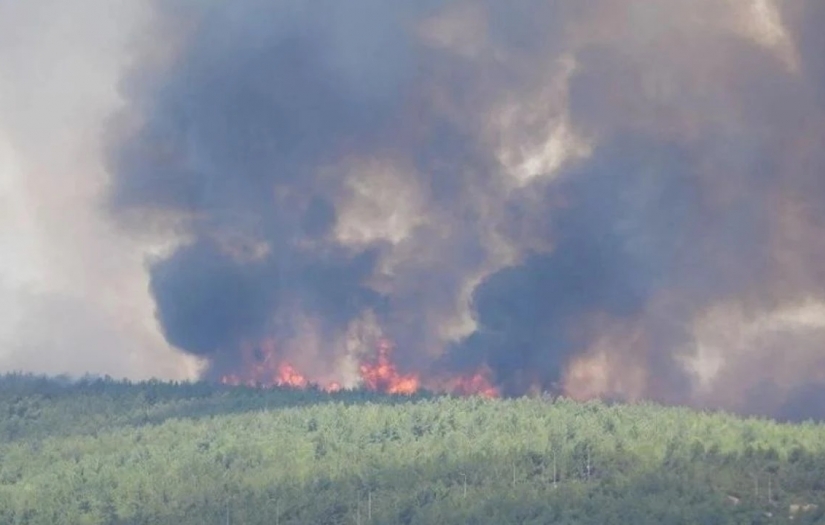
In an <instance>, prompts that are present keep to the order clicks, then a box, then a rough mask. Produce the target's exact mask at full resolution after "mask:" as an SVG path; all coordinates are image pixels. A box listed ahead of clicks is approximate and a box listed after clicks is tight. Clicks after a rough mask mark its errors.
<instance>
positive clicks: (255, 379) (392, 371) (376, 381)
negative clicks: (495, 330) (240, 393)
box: [220, 339, 499, 398]
mask: <svg viewBox="0 0 825 525" xmlns="http://www.w3.org/2000/svg"><path fill="white" fill-rule="evenodd" d="M392 350H393V346H392V343H391V342H390V341H388V340H386V339H382V340H381V341H380V342H379V343H378V349H377V353H376V356H375V357H374V358H372V359H369V360H365V361H363V362H362V363H361V364H360V365H359V368H358V371H359V376H360V386H361V388H364V389H366V390H369V391H372V392H382V393H386V394H399V395H412V394H415V393H416V392H418V391H419V390H421V389H424V388H426V389H428V390H431V391H435V392H444V393H450V394H455V395H460V396H474V395H478V396H482V397H488V398H492V397H498V395H499V392H498V390H497V389H496V388H495V387H494V386H492V384H491V382H490V380H489V379H488V375H489V371H487V370H484V371H480V372H477V373H475V374H473V375H469V376H457V377H452V378H449V379H447V380H444V381H434V382H432V384H429V383H430V382H427V381H422V379H421V378H420V377H419V375H417V374H413V373H408V374H403V373H401V372H399V370H398V367H397V365H396V364H395V362H394V361H393V360H392ZM242 355H243V356H244V360H243V361H244V362H243V365H242V367H241V368H242V370H243V371H242V372H240V373H232V374H226V375H224V376H222V377H221V379H220V382H221V383H223V384H225V385H232V386H240V385H244V386H249V387H258V388H267V387H282V388H292V389H297V390H301V389H306V388H310V387H315V388H320V389H321V390H324V391H326V392H337V391H339V390H341V388H342V387H341V384H340V383H338V382H335V381H327V382H321V381H310V380H309V379H307V377H306V376H305V375H304V374H302V373H301V372H300V371H298V369H297V368H296V367H295V366H293V365H292V364H291V363H288V362H286V361H279V360H278V356H277V353H276V348H275V346H274V344H273V343H271V342H267V343H264V344H262V345H261V347H260V348H257V349H254V350H253V349H251V348H246V349H245V350H244V351H243V352H242Z"/></svg>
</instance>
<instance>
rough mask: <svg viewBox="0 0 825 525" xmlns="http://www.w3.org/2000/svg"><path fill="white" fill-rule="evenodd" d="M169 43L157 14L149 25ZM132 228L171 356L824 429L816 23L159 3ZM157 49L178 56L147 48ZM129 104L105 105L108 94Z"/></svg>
mask: <svg viewBox="0 0 825 525" xmlns="http://www.w3.org/2000/svg"><path fill="white" fill-rule="evenodd" d="M147 16H149V15H147ZM151 17H152V18H151V20H150V23H148V24H147V26H146V27H144V28H143V31H144V33H143V34H144V38H142V39H138V40H137V41H135V42H134V43H133V46H132V48H131V54H130V55H129V56H130V62H129V68H128V70H127V73H126V74H124V75H123V76H122V78H121V79H120V82H119V89H120V94H121V96H122V97H123V100H124V102H125V104H124V106H123V107H122V108H121V110H119V111H117V113H116V115H114V116H113V118H111V119H109V121H108V122H109V123H108V127H107V139H106V140H107V158H106V166H107V168H108V172H109V176H110V177H111V180H110V185H109V199H108V202H107V206H108V213H109V214H110V215H111V217H112V218H113V220H115V221H116V222H117V224H118V227H119V228H120V229H121V232H122V233H121V235H126V233H127V232H128V235H129V237H130V238H131V237H137V238H140V239H147V238H148V239H165V240H169V241H171V243H172V244H171V245H168V246H167V249H166V250H164V251H162V252H158V253H156V254H155V256H154V257H153V258H152V260H151V261H150V263H149V266H148V268H149V277H150V284H149V289H150V291H151V295H152V297H153V298H154V302H155V306H156V312H157V318H158V320H159V321H160V323H161V326H162V330H163V333H164V334H165V336H166V339H167V341H168V342H169V343H170V344H171V345H173V346H175V347H177V348H179V349H181V350H183V351H184V352H186V353H188V354H190V355H193V356H199V357H202V358H205V359H206V360H207V361H208V362H209V363H210V365H209V366H210V367H209V371H208V372H207V374H209V375H210V376H211V377H215V378H217V377H219V376H221V375H224V374H232V373H238V372H240V371H241V370H239V368H240V367H243V366H245V365H244V363H245V362H246V359H247V357H248V354H249V349H250V348H253V349H254V348H258V347H266V348H272V347H274V348H275V349H276V352H277V353H278V355H279V357H280V358H283V359H285V360H289V362H291V363H294V364H296V366H298V367H299V368H300V369H301V370H304V371H306V373H307V374H308V375H310V376H312V377H314V378H319V379H331V380H335V381H339V382H342V383H345V384H346V383H353V382H354V381H355V380H356V378H357V373H356V371H357V363H358V362H359V361H360V360H361V359H363V358H364V356H368V355H370V354H371V353H372V352H374V349H375V346H376V345H375V341H376V340H377V339H379V338H389V339H390V340H392V341H394V342H395V353H394V358H395V359H396V361H397V362H398V365H399V367H400V368H401V369H403V370H408V371H416V372H419V373H421V374H422V375H423V376H428V375H429V376H450V375H451V374H460V373H463V372H468V371H474V370H478V369H479V368H486V369H489V370H491V373H492V378H493V381H494V382H495V384H496V385H497V386H498V387H499V388H500V389H501V390H502V391H503V392H504V393H509V394H520V393H524V392H528V391H531V390H535V389H546V390H553V391H557V392H564V393H566V394H567V395H571V396H574V397H578V398H587V397H591V396H608V397H617V398H624V399H631V400H633V399H642V398H652V399H657V400H662V401H667V402H678V403H691V404H696V405H702V406H724V407H728V408H734V409H738V410H742V411H747V412H761V413H774V414H776V413H784V414H788V415H793V416H794V417H797V416H800V415H804V414H813V413H816V411H815V409H814V408H812V407H811V405H812V404H815V403H817V400H819V399H822V398H821V397H820V394H819V393H820V392H822V391H825V389H823V388H822V385H823V384H825V352H823V350H822V349H823V345H825V266H823V264H822V263H823V261H825V259H823V257H825V237H823V236H822V234H821V233H820V232H822V231H825V230H823V227H825V150H823V148H822V140H823V137H825V134H824V133H825V112H823V109H825V62H823V61H822V59H821V57H822V56H823V54H824V53H825V37H823V36H822V35H823V33H822V31H821V30H820V29H819V28H821V27H822V24H823V23H825V4H822V2H820V1H819V0H784V1H782V0H727V1H720V0H692V1H687V0H661V1H657V2H650V1H648V0H598V1H594V2H568V1H562V0H535V1H533V0H525V1H524V2H517V3H512V2H509V3H505V2H498V1H493V0H484V1H481V0H473V1H470V0H466V1H465V0H453V1H451V2H446V1H438V0H431V1H426V2H407V3H401V2H392V3H391V2H383V1H379V0H353V1H349V2H337V1H332V0H319V1H315V2H306V1H298V0H281V1H279V2H265V1H259V0H245V1H242V2H201V1H194V0H176V1H171V2H157V3H156V5H154V11H153V12H152V13H151ZM147 27H150V28H151V29H152V30H151V31H149V30H148V29H146V28H147ZM104 82H105V80H104Z"/></svg>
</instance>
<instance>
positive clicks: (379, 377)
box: [359, 340, 421, 395]
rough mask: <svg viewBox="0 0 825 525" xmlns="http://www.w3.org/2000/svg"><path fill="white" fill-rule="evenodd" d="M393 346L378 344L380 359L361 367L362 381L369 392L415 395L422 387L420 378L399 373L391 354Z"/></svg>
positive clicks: (386, 343) (385, 342)
mask: <svg viewBox="0 0 825 525" xmlns="http://www.w3.org/2000/svg"><path fill="white" fill-rule="evenodd" d="M391 353H392V345H391V344H390V342H389V341H387V340H382V341H381V342H380V343H379V344H378V357H377V358H376V359H375V361H374V362H371V363H362V364H361V366H360V367H359V370H360V371H361V380H362V381H363V383H364V387H365V388H367V389H368V390H374V391H377V392H386V393H388V394H407V395H409V394H414V393H416V392H417V391H418V389H419V388H420V386H421V382H420V381H419V379H418V376H416V375H413V374H409V375H403V374H401V373H399V372H398V369H397V368H396V366H395V363H393V362H392V359H391V358H390V354H391Z"/></svg>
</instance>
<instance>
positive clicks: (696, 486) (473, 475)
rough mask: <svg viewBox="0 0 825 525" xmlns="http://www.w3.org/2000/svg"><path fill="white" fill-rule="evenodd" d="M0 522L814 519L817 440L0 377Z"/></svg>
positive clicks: (571, 411) (509, 412) (187, 387)
mask: <svg viewBox="0 0 825 525" xmlns="http://www.w3.org/2000/svg"><path fill="white" fill-rule="evenodd" d="M0 414H2V417H1V418H0V523H2V524H8V525H12V524H14V525H23V524H26V525H34V524H38V525H39V524H43V525H47V524H48V525H58V524H66V525H69V524H71V525H98V524H105V525H127V524H129V525H138V524H146V525H148V524H152V525H155V524H175V525H190V524H191V525H209V524H214V525H225V524H232V525H240V524H245V525H255V524H268V525H269V524H276V525H288V524H320V525H325V524H326V525H332V524H353V525H368V524H375V525H378V524H404V525H413V524H476V525H482V524H496V525H502V524H536V525H538V524H550V523H559V524H599V525H609V524H617V525H618V524H634V525H644V524H719V525H722V524H760V523H794V524H800V523H803V524H811V523H825V450H823V449H825V426H823V425H822V424H820V423H816V422H813V421H808V422H803V423H800V424H795V425H790V424H780V423H777V422H775V421H770V420H766V419H755V418H741V417H737V416H734V415H731V414H726V413H721V412H710V411H704V412H703V411H695V410H690V409H687V408H674V407H663V406H658V405H654V404H646V403H641V404H633V405H622V404H613V403H606V402H596V401H594V402H588V403H576V402H573V401H570V400H567V399H562V398H551V397H549V396H545V397H533V398H518V399H486V398H478V397H467V398H458V397H450V396H436V395H430V394H427V393H420V394H416V395H412V396H388V395H380V394H376V393H372V392H366V391H341V392H336V393H327V392H322V391H320V390H316V389H312V388H309V389H301V390H289V389H279V388H271V389H257V388H250V387H229V386H224V385H218V384H212V383H206V382H195V383H166V382H160V381H147V382H140V383H134V382H128V381H119V380H113V379H110V378H86V379H83V380H78V381H73V380H69V379H65V378H44V377H37V376H31V375H20V374H14V375H6V376H3V377H0Z"/></svg>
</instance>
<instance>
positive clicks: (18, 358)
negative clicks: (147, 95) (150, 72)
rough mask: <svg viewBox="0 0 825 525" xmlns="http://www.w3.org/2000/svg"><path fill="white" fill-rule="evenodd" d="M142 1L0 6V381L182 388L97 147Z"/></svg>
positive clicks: (181, 361)
mask: <svg viewBox="0 0 825 525" xmlns="http://www.w3.org/2000/svg"><path fill="white" fill-rule="evenodd" d="M146 20H147V12H146V11H145V8H144V3H143V2H137V1H127V0H113V1H110V0H38V1H37V2H0V254H2V255H0V312H2V316H0V371H12V370H23V371H32V372H42V373H69V374H83V373H87V372H88V373H97V374H110V375H113V376H126V377H132V378H141V377H149V376H161V377H168V378H185V377H193V375H194V374H195V372H196V370H195V368H194V363H193V362H191V360H190V359H187V358H183V357H181V356H180V355H179V354H178V353H177V352H175V351H174V350H172V349H170V348H169V346H168V345H167V344H166V343H165V342H164V340H163V337H162V336H161V335H160V333H159V330H158V326H157V323H156V321H155V320H154V315H153V308H154V307H153V304H152V301H151V298H150V297H149V293H148V288H147V276H146V272H145V270H144V257H145V256H146V254H147V253H148V252H147V250H148V248H149V247H148V246H147V245H146V244H145V243H143V242H139V241H137V240H134V239H130V238H127V237H124V236H123V235H121V234H120V233H118V232H117V231H115V230H113V228H112V226H111V225H110V222H109V221H108V220H107V219H106V217H105V214H104V213H103V211H102V207H101V206H100V203H101V198H102V196H103V194H104V192H105V190H106V185H107V174H106V172H105V170H104V167H103V156H102V151H103V150H102V141H103V140H104V138H105V137H104V132H105V127H106V121H107V119H108V118H109V116H110V115H111V114H112V112H113V111H114V110H115V109H117V108H118V106H119V103H120V101H119V98H118V94H117V89H118V83H119V81H120V78H121V75H122V72H123V70H124V67H126V66H127V65H128V62H129V58H130V57H129V54H128V52H127V49H128V47H129V44H130V38H132V37H133V36H134V33H133V31H135V30H136V29H138V28H139V27H140V25H141V24H142V23H144V22H145V21H146Z"/></svg>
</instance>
